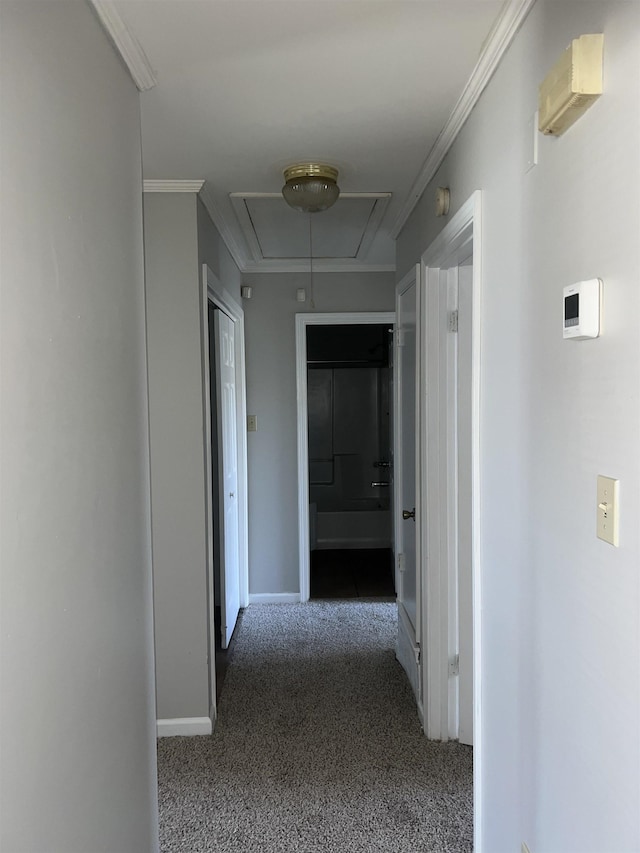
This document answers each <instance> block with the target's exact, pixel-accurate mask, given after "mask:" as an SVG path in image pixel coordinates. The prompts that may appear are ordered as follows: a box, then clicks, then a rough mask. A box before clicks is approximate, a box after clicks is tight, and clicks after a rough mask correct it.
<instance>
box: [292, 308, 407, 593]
mask: <svg viewBox="0 0 640 853" xmlns="http://www.w3.org/2000/svg"><path fill="white" fill-rule="evenodd" d="M394 317H395V315H394V314H393V313H391V312H389V313H386V312H384V313H383V312H380V313H367V314H364V313H349V314H298V315H297V317H296V356H297V358H296V367H297V380H298V527H299V541H300V600H301V601H307V600H308V599H309V598H310V597H314V598H349V599H353V598H364V597H366V598H370V597H378V596H383V597H387V598H394V597H395V588H394V581H393V557H392V547H393V534H392V529H393V524H392V518H393V516H392V491H393V489H392V483H393V481H392V471H393V469H392V456H391V436H392V418H391V402H392V400H393V394H392V385H391V382H392V380H391V375H392V362H391V355H390V349H391V346H390V341H391V335H390V333H389V330H390V329H391V328H392V326H393V323H394ZM312 573H313V575H312Z"/></svg>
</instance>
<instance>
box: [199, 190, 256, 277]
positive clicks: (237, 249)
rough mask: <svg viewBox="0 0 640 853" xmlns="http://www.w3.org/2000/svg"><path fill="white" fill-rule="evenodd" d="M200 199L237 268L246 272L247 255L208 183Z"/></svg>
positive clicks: (201, 192) (201, 191)
mask: <svg viewBox="0 0 640 853" xmlns="http://www.w3.org/2000/svg"><path fill="white" fill-rule="evenodd" d="M200 198H201V200H202V203H203V204H204V206H205V207H206V209H207V213H208V214H209V216H210V217H211V221H212V222H213V224H214V225H215V226H216V228H217V229H218V232H219V234H220V236H221V237H222V240H223V242H224V244H225V246H226V247H227V249H228V250H229V252H230V254H231V257H232V258H233V260H234V261H235V263H236V266H237V267H238V269H239V270H240V272H246V271H247V261H248V258H247V253H246V251H245V250H244V249H243V248H242V247H241V246H240V244H239V243H238V241H237V240H236V237H235V234H234V233H233V231H232V230H231V228H230V227H229V225H228V224H227V221H226V219H225V218H224V216H223V215H222V212H221V211H220V208H219V207H218V204H217V202H216V200H215V198H214V197H213V192H212V191H211V188H210V187H209V184H207V183H206V181H205V182H204V186H203V187H202V189H201V190H200Z"/></svg>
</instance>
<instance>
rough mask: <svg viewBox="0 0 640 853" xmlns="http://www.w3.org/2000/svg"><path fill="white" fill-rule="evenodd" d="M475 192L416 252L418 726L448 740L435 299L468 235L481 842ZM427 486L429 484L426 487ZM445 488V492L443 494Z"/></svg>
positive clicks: (442, 378) (477, 778) (445, 507)
mask: <svg viewBox="0 0 640 853" xmlns="http://www.w3.org/2000/svg"><path fill="white" fill-rule="evenodd" d="M481 203H482V195H481V192H480V190H477V191H476V192H474V193H473V194H472V196H471V197H470V198H469V199H468V201H467V202H466V203H465V204H464V205H463V206H462V207H461V208H460V209H459V210H458V212H457V213H456V214H455V215H454V216H453V217H452V219H451V221H450V222H449V223H448V224H447V225H446V226H445V227H444V229H443V230H442V231H441V232H440V234H439V235H438V236H437V237H436V239H435V240H434V241H433V242H432V243H431V245H430V246H429V248H428V249H427V251H426V252H425V253H424V254H423V256H422V262H421V267H422V275H421V277H420V278H421V290H422V300H421V322H422V324H423V329H424V336H423V339H422V340H423V347H422V352H421V356H420V359H421V364H422V376H423V378H424V382H423V386H426V384H427V383H428V384H429V394H428V395H427V394H426V393H423V394H422V395H421V400H420V408H421V412H420V419H419V420H420V423H421V428H420V429H421V442H422V447H423V453H422V455H421V461H420V479H421V483H422V489H423V495H424V496H425V501H424V504H423V515H424V525H423V529H422V543H421V553H422V557H423V571H424V583H423V587H422V606H423V615H424V622H423V626H424V634H423V639H424V644H423V648H424V650H425V654H424V656H423V662H422V665H423V685H424V710H425V732H426V734H427V737H429V738H432V739H435V740H448V738H449V718H450V707H449V706H450V703H451V702H452V701H454V697H453V696H452V695H451V691H450V690H449V679H450V675H449V666H450V663H452V661H451V653H452V640H451V636H450V631H449V606H450V602H449V594H448V593H449V585H450V573H451V563H452V559H451V554H450V551H451V547H450V546H451V543H450V528H451V524H450V522H451V518H450V515H451V512H452V501H451V500H450V499H449V497H450V493H451V483H452V477H456V478H457V472H456V471H453V472H452V471H451V465H450V464H448V460H449V456H450V447H449V446H448V439H447V436H446V428H445V429H443V425H445V427H446V419H447V417H448V414H449V413H450V400H449V399H448V395H449V390H450V389H449V376H448V372H449V369H448V367H449V366H448V359H447V358H446V355H445V356H444V357H443V353H446V352H447V349H448V348H447V341H446V336H447V335H448V334H449V332H448V327H447V308H448V306H447V305H446V304H443V300H441V299H440V283H441V280H442V278H441V276H442V274H443V273H445V274H447V270H448V269H449V264H450V262H451V259H452V257H453V256H454V255H455V254H456V252H458V251H461V250H462V248H463V247H464V246H465V245H468V244H470V243H471V242H472V243H473V254H472V259H473V276H472V314H473V316H472V331H471V336H472V342H471V353H472V366H471V396H472V401H471V437H472V447H471V468H472V470H471V484H472V486H471V491H472V494H471V505H472V566H471V575H472V587H473V591H472V602H473V604H472V610H473V731H474V747H473V750H474V757H473V758H474V760H473V777H474V842H475V849H477V850H479V849H480V845H481V829H480V816H481V815H482V806H481V798H482V789H481V779H482V772H483V770H482V763H483V738H482V722H481V715H482V692H481V691H482V687H481V683H482V682H481V666H482V624H481V619H482V570H481V532H482V529H481V513H480V475H481V466H480V447H481V436H480V403H481V356H482V347H481V330H482V324H481V282H482V265H481V261H482V252H481V249H482V230H481V229H482V224H481V210H482V207H481ZM429 486H431V488H429ZM443 495H444V499H443Z"/></svg>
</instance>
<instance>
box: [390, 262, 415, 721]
mask: <svg viewBox="0 0 640 853" xmlns="http://www.w3.org/2000/svg"><path fill="white" fill-rule="evenodd" d="M419 273H420V267H419V266H418V267H416V269H415V270H413V271H412V272H411V274H410V275H409V276H407V277H406V278H404V279H403V280H402V281H401V282H400V284H399V285H398V286H397V288H396V329H395V358H394V389H395V401H394V424H395V431H394V471H395V475H394V504H395V525H394V527H395V536H394V539H395V562H396V590H397V595H398V649H397V657H398V660H399V661H400V663H401V664H402V666H403V667H404V669H405V671H406V673H407V676H408V677H409V681H410V682H411V686H412V687H413V690H414V693H415V695H416V701H417V703H418V708H419V710H420V712H421V697H422V690H421V676H420V666H419V663H420V600H421V596H420V572H419V556H418V546H419V542H420V506H419V503H420V502H419V495H418V491H417V488H416V470H417V467H418V453H417V447H418V444H417V435H418V430H417V413H418V408H417V400H418V396H417V389H418V367H419V362H418V358H417V355H418V351H419V345H418V343H419V339H418V331H419V330H418V322H417V321H418V316H419V312H418V299H419V287H418V282H419Z"/></svg>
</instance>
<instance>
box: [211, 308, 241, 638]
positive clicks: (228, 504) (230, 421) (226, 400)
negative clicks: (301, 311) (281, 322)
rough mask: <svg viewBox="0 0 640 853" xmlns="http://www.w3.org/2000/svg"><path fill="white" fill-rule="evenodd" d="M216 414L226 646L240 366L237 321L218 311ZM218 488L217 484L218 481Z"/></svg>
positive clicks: (232, 595)
mask: <svg viewBox="0 0 640 853" xmlns="http://www.w3.org/2000/svg"><path fill="white" fill-rule="evenodd" d="M215 338H216V397H217V404H216V414H217V420H218V466H219V471H220V474H219V483H218V488H219V503H218V506H219V507H220V510H221V512H222V518H221V519H220V537H221V542H220V609H221V615H222V626H221V633H222V648H223V649H226V648H227V647H228V646H229V641H230V640H231V635H232V634H233V629H234V628H235V626H236V621H237V619H238V613H239V610H240V565H239V529H238V451H237V435H236V370H235V335H234V323H233V320H231V319H230V318H229V317H227V315H226V314H225V313H224V312H223V311H221V310H220V309H219V308H217V309H216V311H215ZM214 488H215V485H214Z"/></svg>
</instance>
